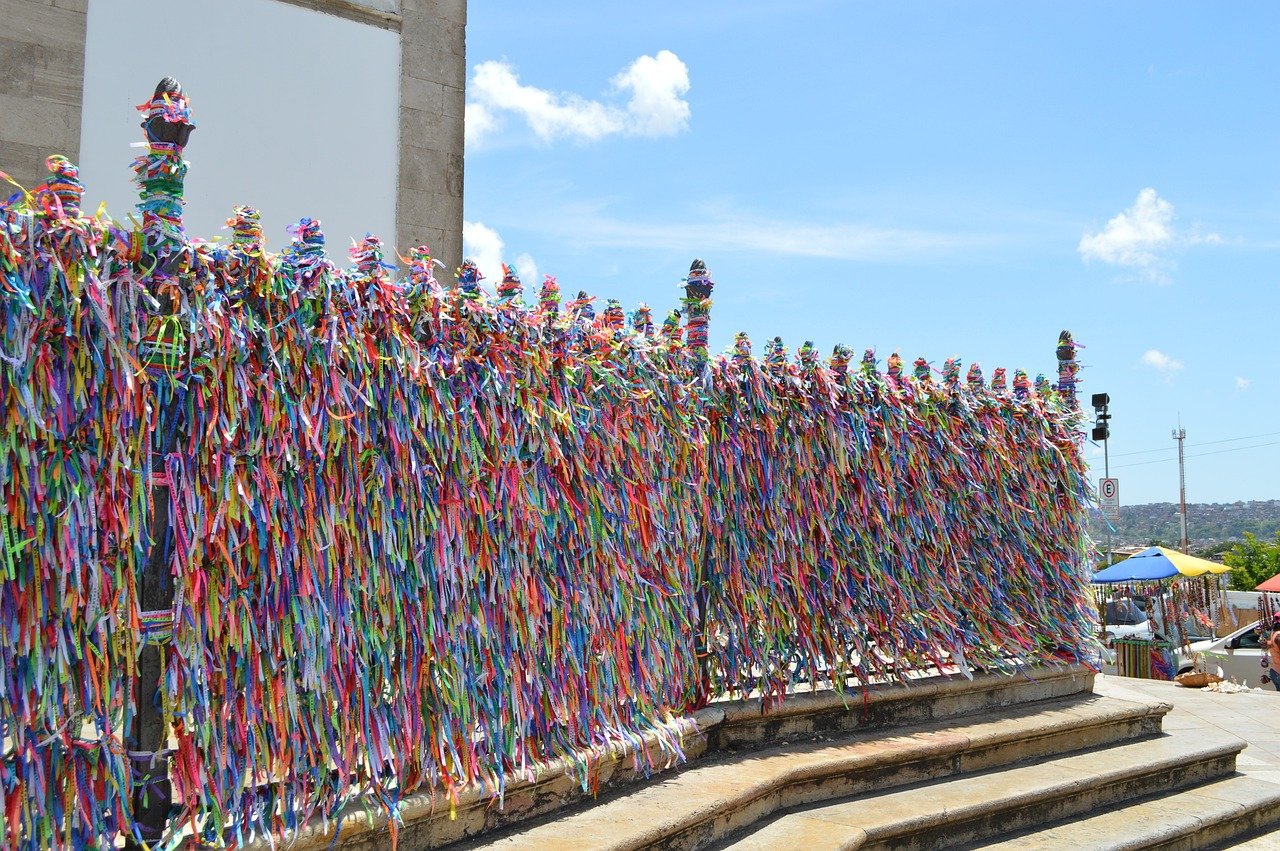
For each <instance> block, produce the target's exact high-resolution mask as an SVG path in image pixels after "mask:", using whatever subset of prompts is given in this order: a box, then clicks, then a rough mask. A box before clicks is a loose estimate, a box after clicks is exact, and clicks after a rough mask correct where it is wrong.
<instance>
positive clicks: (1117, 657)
mask: <svg viewBox="0 0 1280 851" xmlns="http://www.w3.org/2000/svg"><path fill="white" fill-rule="evenodd" d="M1230 572H1231V568H1229V567H1227V566H1226V565H1223V564H1218V563H1217V562H1212V561H1209V560H1207V559H1202V558H1197V557H1196V556H1191V555H1187V554H1186V553H1180V552H1178V551H1176V550H1170V549H1166V548H1165V547H1149V548H1148V549H1145V550H1143V551H1142V552H1140V553H1137V554H1135V555H1133V556H1131V557H1130V558H1128V559H1125V560H1124V561H1122V562H1119V563H1118V564H1113V565H1111V566H1110V567H1107V568H1105V569H1104V570H1101V571H1099V572H1098V573H1096V574H1094V576H1093V579H1092V582H1093V583H1094V585H1095V588H1096V601H1097V604H1098V612H1099V616H1100V621H1101V632H1100V634H1101V636H1102V638H1103V642H1104V644H1106V645H1107V647H1108V649H1109V650H1112V651H1114V664H1115V671H1116V673H1117V674H1119V675H1120V676H1127V677H1141V678H1144V679H1172V678H1173V676H1174V674H1176V673H1177V669H1178V663H1177V650H1178V648H1179V647H1185V646H1186V645H1188V644H1190V642H1191V641H1193V640H1197V639H1199V638H1204V637H1211V636H1213V634H1214V623H1215V622H1216V619H1217V615H1218V612H1219V611H1220V610H1221V609H1222V608H1223V600H1224V596H1225V592H1226V588H1225V577H1226V574H1228V573H1230ZM1135 610H1137V611H1140V612H1141V613H1142V614H1143V615H1145V618H1143V619H1142V620H1141V622H1140V623H1133V621H1134V620H1135V618H1133V617H1125V616H1126V615H1130V614H1131V613H1132V612H1134V611H1135ZM1108 614H1111V615H1112V622H1111V623H1110V624H1109V623H1108ZM1117 615H1119V616H1121V617H1122V618H1123V619H1124V620H1126V621H1129V623H1124V624H1118V623H1115V622H1114V621H1115V619H1116V616H1117Z"/></svg>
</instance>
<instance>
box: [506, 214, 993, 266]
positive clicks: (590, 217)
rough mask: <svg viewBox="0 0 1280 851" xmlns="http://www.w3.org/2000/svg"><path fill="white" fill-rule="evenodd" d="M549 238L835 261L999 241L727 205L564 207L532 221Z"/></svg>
mask: <svg viewBox="0 0 1280 851" xmlns="http://www.w3.org/2000/svg"><path fill="white" fill-rule="evenodd" d="M531 225H532V226H534V227H537V228H539V229H540V230H541V231H542V232H543V233H545V234H547V235H548V236H553V237H555V238H557V239H560V240H563V241H565V242H569V243H571V244H573V245H576V246H579V247H583V248H634V247H640V246H643V247H645V248H650V249H655V248H656V249H664V250H671V251H685V252H692V255H693V256H696V255H698V254H701V253H705V252H710V251H725V252H731V251H732V252H750V253H753V254H773V255H782V256H789V257H819V258H829V259H837V260H861V261H872V262H882V261H902V260H912V259H920V258H922V257H925V256H936V255H938V254H945V253H949V252H953V253H954V252H963V251H971V250H974V249H979V248H984V247H991V246H995V245H998V244H1000V243H1002V242H1003V240H1004V238H1003V237H1001V236H999V235H994V234H986V233H945V232H938V231H925V230H906V229H894V228H881V227H872V226H868V225H862V224H856V223H844V224H815V223H812V222H803V221H790V220H785V219H771V218H766V217H762V216H757V215H753V214H751V213H745V212H742V211H740V210H736V209H733V208H732V207H726V206H723V205H717V206H704V207H702V208H700V209H699V210H698V211H697V215H696V216H694V217H693V218H688V219H684V220H671V221H661V222H655V221H635V220H627V219H618V218H614V217H612V216H610V215H609V214H608V213H607V212H606V211H605V210H604V209H603V208H602V207H600V206H592V205H581V206H577V207H573V206H570V207H565V208H561V209H560V210H558V211H556V213H555V214H554V215H543V216H540V217H538V218H537V219H536V220H533V221H531Z"/></svg>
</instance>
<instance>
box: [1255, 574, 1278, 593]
mask: <svg viewBox="0 0 1280 851" xmlns="http://www.w3.org/2000/svg"><path fill="white" fill-rule="evenodd" d="M1253 590H1255V591H1280V573H1277V574H1276V575H1275V576H1273V577H1271V578H1270V579H1268V580H1267V581H1266V582H1264V583H1262V584H1261V585H1259V586H1258V587H1257V588H1255V589H1253Z"/></svg>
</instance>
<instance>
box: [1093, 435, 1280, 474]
mask: <svg viewBox="0 0 1280 851" xmlns="http://www.w3.org/2000/svg"><path fill="white" fill-rule="evenodd" d="M1278 434H1280V431H1269V432H1267V433H1266V434H1250V435H1246V436H1245V437H1224V438H1223V439H1222V440H1206V441H1204V442H1203V443H1188V444H1187V448H1188V449H1194V448H1195V447H1197V446H1216V445H1218V444H1219V443H1235V442H1236V441H1237V440H1257V439H1258V438H1260V437H1275V436H1276V435H1278ZM1260 445H1262V446H1270V445H1271V444H1266V443H1264V444H1260ZM1173 451H1175V450H1174V449H1173V448H1171V447H1168V446H1165V447H1162V448H1160V449H1139V450H1137V451H1135V452H1117V453H1116V457H1117V458H1123V457H1127V456H1130V455H1150V454H1151V453H1152V452H1173ZM1187 457H1188V458H1190V457H1193V456H1190V455H1189V456H1187ZM1160 460H1169V461H1172V460H1173V459H1172V458H1168V459H1160ZM1146 463H1154V462H1146ZM1124 466H1126V467H1132V466H1135V465H1133V464H1125V465H1124Z"/></svg>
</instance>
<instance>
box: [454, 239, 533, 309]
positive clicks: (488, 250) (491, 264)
mask: <svg viewBox="0 0 1280 851" xmlns="http://www.w3.org/2000/svg"><path fill="white" fill-rule="evenodd" d="M505 248H506V244H505V243H504V242H503V241H502V237H501V236H500V235H499V234H498V232H497V231H496V230H494V229H493V228H491V227H489V226H488V225H486V224H484V223H483V222H466V221H464V222H463V223H462V253H463V254H465V255H466V257H467V259H468V260H470V261H471V262H473V263H475V264H476V266H478V267H479V269H480V274H481V275H483V276H484V282H483V283H482V284H481V286H483V287H484V288H485V289H486V290H488V291H489V292H491V293H492V292H495V291H496V290H497V288H498V282H499V281H501V280H502V264H503V263H504V262H506V261H505V259H504V256H503V253H504V250H505ZM511 265H513V266H514V267H515V270H516V274H517V275H519V276H520V280H521V282H523V283H524V285H525V288H526V290H528V287H529V286H530V285H531V284H532V286H534V287H537V286H539V285H540V284H541V283H542V282H541V281H540V280H538V264H537V263H536V262H534V259H533V257H532V256H530V255H529V254H528V253H527V252H526V253H521V254H520V255H518V256H517V257H516V259H515V260H514V261H513V262H512V264H511Z"/></svg>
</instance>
